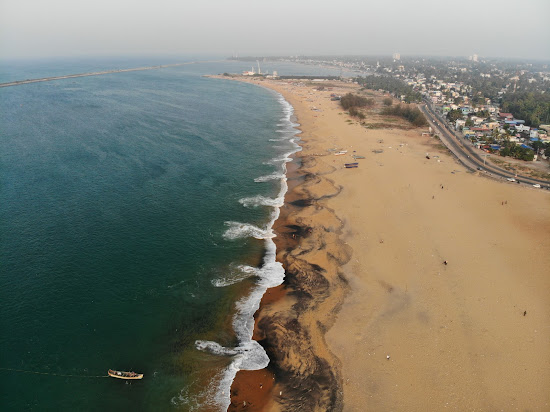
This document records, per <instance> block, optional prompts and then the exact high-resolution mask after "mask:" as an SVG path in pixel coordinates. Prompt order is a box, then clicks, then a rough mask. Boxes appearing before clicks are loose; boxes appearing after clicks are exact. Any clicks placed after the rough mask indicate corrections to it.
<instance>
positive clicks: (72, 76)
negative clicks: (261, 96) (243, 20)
mask: <svg viewBox="0 0 550 412" xmlns="http://www.w3.org/2000/svg"><path fill="white" fill-rule="evenodd" d="M196 63H207V62H187V63H173V64H163V65H159V66H147V67H135V68H131V69H113V70H104V71H99V72H90V73H78V74H66V75H63V76H52V77H42V78H39V79H26V80H16V81H13V82H8V83H0V87H9V86H19V85H21V84H28V83H38V82H50V81H52V80H61V79H72V78H74V77H87V76H101V75H103V74H111V73H126V72H136V71H142V70H156V69H163V68H166V67H175V66H185V65H188V64H196Z"/></svg>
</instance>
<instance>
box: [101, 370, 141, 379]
mask: <svg viewBox="0 0 550 412" xmlns="http://www.w3.org/2000/svg"><path fill="white" fill-rule="evenodd" d="M108 373H109V376H110V377H111V378H117V379H143V373H135V372H123V371H115V370H113V369H109V372H108Z"/></svg>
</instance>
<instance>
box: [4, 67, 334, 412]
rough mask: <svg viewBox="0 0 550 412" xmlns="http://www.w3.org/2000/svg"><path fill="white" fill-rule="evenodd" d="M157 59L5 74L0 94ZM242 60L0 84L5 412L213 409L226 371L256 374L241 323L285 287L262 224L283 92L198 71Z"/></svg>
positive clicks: (257, 359)
mask: <svg viewBox="0 0 550 412" xmlns="http://www.w3.org/2000/svg"><path fill="white" fill-rule="evenodd" d="M167 60H168V59H165V60H163V59H162V58H159V57H156V58H154V59H153V58H141V59H137V58H133V59H118V60H115V59H109V58H104V59H86V60H79V61H74V60H67V59H66V60H61V59H59V60H48V61H40V60H32V61H31V60H28V61H18V62H3V63H2V65H1V66H0V82H8V81H13V80H23V79H28V78H37V77H46V76H55V75H62V74H72V73H83V72H91V71H97V70H107V69H112V68H130V67H141V66H145V65H156V64H169V63H173V62H174V61H173V60H174V59H173V58H172V60H168V61H167ZM187 60H188V61H192V60H193V59H192V58H190V57H188V58H187ZM178 61H181V60H178ZM270 65H271V66H272V68H271V70H273V69H275V70H278V72H279V74H312V73H317V74H338V73H335V71H330V70H327V69H323V70H321V69H318V68H314V67H309V66H298V65H293V64H290V63H287V64H278V65H277V64H273V63H271V64H270ZM249 66H250V64H249V63H242V62H229V61H219V62H210V63H199V64H193V65H188V66H178V67H168V68H162V69H155V70H148V71H139V72H123V73H113V74H106V75H101V76H94V77H81V78H72V79H64V80H56V81H51V82H42V83H33V84H25V85H19V86H14V87H6V88H0V137H1V138H0V176H1V177H0V179H1V180H0V408H1V409H2V410H40V411H47V410H52V411H53V410H55V411H69V410H71V411H72V410H114V409H121V410H129V409H130V408H132V409H137V410H146V411H148V410H151V411H153V410H154V411H157V410H184V411H192V410H224V409H226V408H227V406H228V404H229V387H230V384H231V382H232V379H233V377H234V375H235V373H236V372H237V371H238V370H239V369H259V368H263V367H265V366H266V365H267V363H268V362H269V359H268V358H267V356H266V354H265V352H264V351H263V349H262V348H261V346H260V345H258V344H257V343H256V342H254V341H252V340H251V335H252V327H253V317H252V316H253V314H254V312H255V310H256V309H257V307H258V305H259V300H260V298H261V296H262V295H263V293H264V291H265V290H266V288H268V287H271V286H275V285H278V284H280V283H281V282H282V281H283V279H284V270H283V268H282V266H281V265H280V264H279V263H277V262H276V261H275V245H274V243H273V241H272V238H273V236H274V234H273V232H272V230H271V227H272V224H273V222H274V220H275V219H276V218H277V216H278V213H279V207H280V206H281V205H282V204H283V200H284V194H285V192H286V189H287V186H286V177H285V172H286V163H287V162H288V161H290V160H291V155H292V154H293V153H295V152H296V151H298V150H299V146H298V144H297V142H298V140H299V133H298V130H297V129H296V127H297V126H298V125H297V124H296V123H295V120H294V119H293V116H292V107H291V106H290V105H289V104H288V103H287V102H286V101H285V100H284V99H283V98H282V97H281V96H280V95H278V94H276V93H274V92H272V91H269V90H267V89H263V88H260V87H255V86H252V85H249V84H243V83H239V82H233V81H225V80H219V79H211V78H205V77H202V76H203V75H204V74H217V73H222V72H240V71H242V70H244V69H248V68H249ZM109 368H113V369H119V370H133V371H136V372H141V373H144V374H145V377H144V379H143V380H142V381H134V382H131V383H127V382H125V381H122V380H121V381H119V380H115V379H110V378H105V375H106V372H107V370H108V369H109Z"/></svg>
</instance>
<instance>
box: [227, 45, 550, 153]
mask: <svg viewBox="0 0 550 412" xmlns="http://www.w3.org/2000/svg"><path fill="white" fill-rule="evenodd" d="M234 59H235V58H234ZM239 60H251V61H254V60H258V61H265V60H269V61H282V62H295V63H301V64H308V65H321V66H325V67H331V68H336V69H339V70H340V71H341V73H344V72H346V74H347V76H346V77H347V78H348V80H349V81H355V82H358V83H360V84H362V85H363V86H364V87H366V88H369V89H375V90H381V91H385V92H389V93H391V94H392V95H393V96H395V97H397V98H399V99H400V100H401V101H403V102H406V103H414V102H417V103H420V102H425V103H427V104H429V105H430V106H431V108H432V109H433V110H435V111H437V112H439V113H441V114H443V115H444V116H445V119H446V121H447V122H448V124H449V125H450V126H451V127H452V128H453V129H454V130H455V131H457V132H458V133H461V134H462V136H463V137H464V138H465V139H468V140H471V141H472V143H473V144H474V145H475V146H476V147H478V148H480V149H482V150H484V151H486V152H489V153H494V154H498V155H501V156H510V157H514V158H517V159H521V160H525V161H537V160H547V159H548V158H550V139H549V133H550V69H549V64H548V63H547V62H536V61H533V62H523V61H513V60H503V59H500V60H499V59H484V58H482V57H480V56H478V55H477V54H472V55H471V56H468V57H465V58H442V57H432V58H428V57H426V58H422V57H401V55H400V54H399V53H393V55H392V56H391V57H390V56H379V57H377V56H334V57H326V56H320V57H315V56H281V57H269V58H267V57H243V58H239ZM349 73H352V74H356V76H355V77H354V76H351V77H350V76H349ZM248 74H249V75H251V74H254V73H253V72H249V73H248ZM342 77H343V76H342Z"/></svg>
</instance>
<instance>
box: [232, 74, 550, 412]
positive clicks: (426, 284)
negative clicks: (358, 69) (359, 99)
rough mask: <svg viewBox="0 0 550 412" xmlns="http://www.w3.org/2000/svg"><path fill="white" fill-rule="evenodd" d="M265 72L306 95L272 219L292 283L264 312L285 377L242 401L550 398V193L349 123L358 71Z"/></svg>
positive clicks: (347, 403)
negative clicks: (347, 76)
mask: <svg viewBox="0 0 550 412" xmlns="http://www.w3.org/2000/svg"><path fill="white" fill-rule="evenodd" d="M257 83H260V84H261V85H263V86H266V87H270V88H273V89H274V90H277V91H278V92H280V93H281V94H283V96H284V97H285V98H286V99H287V100H288V101H289V102H290V103H291V104H292V105H293V106H294V108H295V114H296V116H297V118H298V122H299V123H300V125H301V126H300V129H301V130H302V131H303V133H302V135H301V137H302V139H303V144H302V146H303V151H302V152H301V153H299V154H298V156H300V161H301V167H300V168H299V169H298V170H297V171H296V172H295V173H294V174H293V175H292V176H290V177H291V179H292V180H293V181H294V183H295V184H294V185H293V188H292V190H291V191H289V193H288V195H287V198H286V199H285V203H286V204H285V206H284V207H283V208H282V213H281V219H280V220H279V221H278V222H277V225H276V228H275V229H276V231H277V233H278V238H277V246H278V258H279V259H280V260H281V261H282V262H283V263H284V265H285V269H286V271H287V278H286V280H285V284H284V286H283V287H282V288H281V290H284V293H280V292H281V290H279V291H278V292H274V293H275V295H276V298H274V299H271V300H269V301H268V302H267V301H266V302H262V306H261V308H260V311H259V312H258V313H257V315H256V321H257V322H256V331H255V337H256V338H257V339H258V340H259V341H260V342H261V343H262V345H264V347H265V348H266V350H267V352H268V354H269V355H270V359H271V360H272V361H271V364H270V366H269V367H268V372H270V373H273V377H275V380H274V386H273V388H272V389H271V390H270V393H269V394H267V392H268V391H263V393H264V394H265V395H264V397H263V401H262V402H261V405H260V404H258V406H257V407H252V408H249V409H242V410H262V409H264V410H302V411H313V410H318V411H321V410H344V411H364V410H415V411H416V410H443V409H454V410H550V391H548V388H549V387H550V275H549V273H550V272H549V270H548V268H549V267H550V253H549V252H550V193H548V192H543V191H541V190H536V189H533V188H528V187H518V186H517V185H514V184H512V183H502V182H497V181H493V180H489V179H487V178H484V177H481V176H479V175H477V174H476V173H468V172H466V170H465V169H464V168H462V167H461V166H460V165H459V164H457V163H456V162H455V161H454V160H453V158H452V157H451V156H449V155H448V154H447V153H446V150H444V149H442V148H441V146H440V145H439V142H438V141H437V140H436V139H432V138H430V137H426V136H421V131H422V130H419V129H412V130H402V129H399V128H398V127H399V126H404V125H403V123H400V122H396V123H395V125H396V128H393V129H366V128H365V127H363V126H361V125H359V124H358V123H357V122H356V121H351V122H350V121H349V119H350V118H349V116H348V115H346V114H344V113H343V110H341V108H340V107H339V103H338V102H333V101H330V98H329V96H330V93H338V94H343V93H345V92H346V91H347V88H353V87H355V86H353V85H342V86H339V85H335V87H334V89H333V90H332V91H316V90H314V89H313V87H312V86H309V85H306V84H302V85H297V84H295V85H290V84H288V83H286V82H275V81H262V82H257ZM378 100H380V99H378ZM386 120H387V119H386ZM390 120H391V119H390ZM375 121H380V116H377V117H376V118H375V119H374V118H370V117H369V116H368V117H367V119H366V122H367V123H369V122H371V123H372V122H375ZM334 150H347V151H348V153H347V154H346V155H342V156H335V154H334V153H335V152H334ZM354 150H356V153H355V154H358V155H362V156H365V159H358V160H354V159H353V158H352V157H351V154H353V151H354ZM427 153H429V157H430V159H427V158H426V154H427ZM348 162H358V163H359V167H358V168H357V169H345V168H344V167H343V164H344V163H348ZM444 261H447V264H444ZM388 356H389V358H388ZM253 379H254V378H253ZM253 379H252V381H253ZM262 379H264V378H263V377H262ZM241 382H243V380H242V379H241V378H240V375H238V377H237V379H236V381H235V384H234V388H238V392H239V393H240V396H242V398H241V399H239V400H242V401H244V402H246V398H247V396H252V392H254V388H255V386H256V385H254V384H249V385H248V386H246V385H242V384H241ZM258 386H259V385H258ZM245 387H246V388H248V390H250V391H251V392H250V393H249V394H247V392H248V391H247V390H246V389H244V388H245ZM243 389H244V390H243ZM257 389H259V387H258V388H257ZM254 393H258V391H256V392H254Z"/></svg>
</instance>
